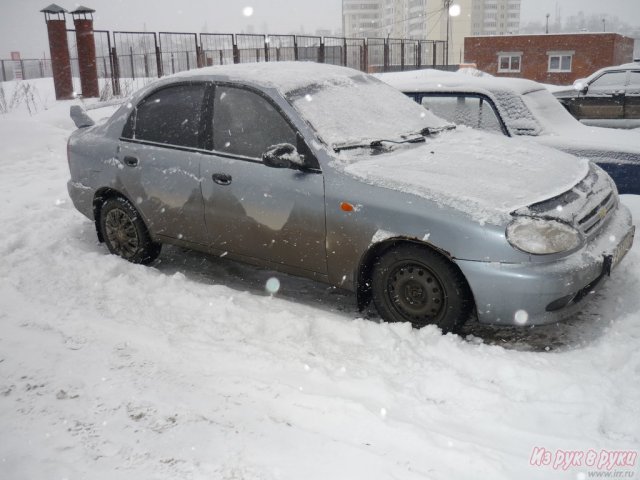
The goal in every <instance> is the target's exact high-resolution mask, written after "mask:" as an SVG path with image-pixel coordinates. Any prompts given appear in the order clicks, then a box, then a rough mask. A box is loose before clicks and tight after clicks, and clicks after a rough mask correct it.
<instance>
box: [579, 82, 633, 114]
mask: <svg viewBox="0 0 640 480" xmlns="http://www.w3.org/2000/svg"><path fill="white" fill-rule="evenodd" d="M626 77H627V72H607V73H605V74H603V75H601V76H600V77H598V78H596V79H595V80H594V81H593V82H591V83H590V84H589V89H588V90H587V93H586V94H584V95H583V94H580V95H579V96H578V98H577V99H576V100H575V106H576V114H577V118H579V119H581V120H582V119H607V120H617V119H622V118H624V85H625V83H626Z"/></svg>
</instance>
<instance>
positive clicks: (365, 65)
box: [360, 38, 369, 73]
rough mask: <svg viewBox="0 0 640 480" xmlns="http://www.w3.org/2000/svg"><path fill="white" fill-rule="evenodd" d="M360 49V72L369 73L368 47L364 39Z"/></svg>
mask: <svg viewBox="0 0 640 480" xmlns="http://www.w3.org/2000/svg"><path fill="white" fill-rule="evenodd" d="M360 48H361V55H362V56H361V59H362V60H361V62H362V63H361V70H362V71H363V72H365V73H367V72H368V71H369V45H368V44H367V39H366V38H365V39H364V42H363V44H362V46H361V47H360Z"/></svg>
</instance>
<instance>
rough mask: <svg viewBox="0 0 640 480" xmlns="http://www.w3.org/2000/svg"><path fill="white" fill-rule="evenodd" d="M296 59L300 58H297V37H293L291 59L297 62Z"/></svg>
mask: <svg viewBox="0 0 640 480" xmlns="http://www.w3.org/2000/svg"><path fill="white" fill-rule="evenodd" d="M298 58H300V57H299V56H298V36H297V35H294V36H293V59H294V60H295V61H296V62H297V61H298Z"/></svg>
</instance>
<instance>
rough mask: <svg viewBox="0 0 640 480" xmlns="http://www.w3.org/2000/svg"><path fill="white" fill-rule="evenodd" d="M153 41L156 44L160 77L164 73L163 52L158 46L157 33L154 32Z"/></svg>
mask: <svg viewBox="0 0 640 480" xmlns="http://www.w3.org/2000/svg"><path fill="white" fill-rule="evenodd" d="M153 41H154V42H155V44H156V68H157V69H158V78H160V77H161V76H162V75H164V72H163V71H162V54H161V53H160V47H158V41H157V39H156V34H155V33H154V34H153Z"/></svg>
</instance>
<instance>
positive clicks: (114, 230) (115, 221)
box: [105, 208, 140, 258]
mask: <svg viewBox="0 0 640 480" xmlns="http://www.w3.org/2000/svg"><path fill="white" fill-rule="evenodd" d="M105 233H106V236H107V239H108V240H109V244H110V245H111V247H112V248H113V250H114V251H115V252H116V253H117V254H118V255H120V256H122V257H124V258H131V257H133V256H134V255H135V254H136V252H137V251H138V246H139V245H140V239H139V238H138V231H137V229H136V226H135V225H134V224H133V221H132V220H131V218H129V215H127V213H126V212H125V211H124V210H121V209H119V208H114V209H113V210H110V211H109V212H108V213H107V216H106V218H105Z"/></svg>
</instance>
